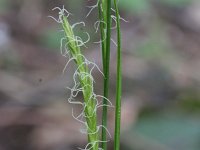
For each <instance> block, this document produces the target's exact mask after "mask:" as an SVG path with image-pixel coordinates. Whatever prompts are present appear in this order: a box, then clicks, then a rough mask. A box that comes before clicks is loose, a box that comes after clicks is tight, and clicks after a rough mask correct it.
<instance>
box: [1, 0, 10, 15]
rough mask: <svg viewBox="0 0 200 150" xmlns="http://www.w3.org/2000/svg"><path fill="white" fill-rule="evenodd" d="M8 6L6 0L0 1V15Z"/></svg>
mask: <svg viewBox="0 0 200 150" xmlns="http://www.w3.org/2000/svg"><path fill="white" fill-rule="evenodd" d="M8 5H9V1H8V0H0V13H3V12H6V10H7V9H8Z"/></svg>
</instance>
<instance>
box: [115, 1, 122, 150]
mask: <svg viewBox="0 0 200 150" xmlns="http://www.w3.org/2000/svg"><path fill="white" fill-rule="evenodd" d="M114 7H115V11H116V19H117V87H116V104H115V105H116V106H115V138H114V150H119V149H120V125H121V94H122V92H121V90H122V88H121V87H122V63H121V62H122V60H121V58H122V57H121V32H120V18H119V9H118V7H117V2H116V0H114Z"/></svg>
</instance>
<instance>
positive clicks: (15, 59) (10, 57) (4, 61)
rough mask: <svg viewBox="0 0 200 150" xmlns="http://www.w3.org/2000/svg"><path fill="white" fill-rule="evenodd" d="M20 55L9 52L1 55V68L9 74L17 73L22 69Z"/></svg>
mask: <svg viewBox="0 0 200 150" xmlns="http://www.w3.org/2000/svg"><path fill="white" fill-rule="evenodd" d="M21 67H22V65H21V62H20V58H19V55H18V54H17V53H15V51H11V50H7V51H4V52H2V53H1V56H0V68H1V69H2V70H6V71H9V72H16V71H19V70H20V69H21Z"/></svg>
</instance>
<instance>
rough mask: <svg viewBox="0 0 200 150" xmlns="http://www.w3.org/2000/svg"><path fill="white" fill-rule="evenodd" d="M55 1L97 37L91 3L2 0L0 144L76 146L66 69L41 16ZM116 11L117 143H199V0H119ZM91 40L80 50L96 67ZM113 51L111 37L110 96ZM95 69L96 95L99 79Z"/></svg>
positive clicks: (176, 148) (194, 149)
mask: <svg viewBox="0 0 200 150" xmlns="http://www.w3.org/2000/svg"><path fill="white" fill-rule="evenodd" d="M63 4H65V6H66V8H67V9H68V10H69V11H70V12H72V13H73V17H71V18H70V22H77V21H81V20H83V19H84V21H86V24H87V26H86V27H84V29H83V28H82V27H80V28H77V34H80V35H81V33H82V32H84V31H88V32H89V33H90V34H91V39H94V40H96V41H97V40H98V34H93V33H94V31H95V30H94V29H93V23H94V22H95V21H96V20H97V14H95V13H93V14H92V15H90V16H89V17H88V18H85V16H86V14H87V13H88V9H87V7H85V6H88V5H93V4H94V2H93V1H78V0H65V1H64V0H56V1H55V0H51V1H49V0H34V1H33V0H15V1H14V0H0V150H47V149H48V150H55V149H56V150H68V149H69V150H72V149H73V150H74V149H77V147H81V146H84V144H85V142H86V141H85V140H86V137H85V136H83V135H81V133H79V129H80V128H81V125H80V124H79V123H78V122H76V121H75V120H74V119H73V117H72V116H71V109H72V106H71V105H69V104H68V103H67V98H68V96H69V91H68V90H67V89H66V88H65V87H67V86H72V84H73V83H72V74H73V70H74V66H73V65H70V66H69V67H68V68H67V70H66V72H65V74H64V75H63V74H62V70H63V68H64V66H65V64H66V62H67V60H66V59H65V58H63V57H62V56H61V55H60V51H59V47H60V45H59V44H60V38H61V37H62V34H61V33H60V32H59V29H60V27H59V25H58V24H57V23H55V22H54V21H53V20H51V19H50V18H48V17H47V16H49V15H52V16H56V15H57V14H56V13H57V12H54V11H51V9H52V8H54V7H56V6H60V7H62V5H63ZM120 9H121V16H122V17H123V18H125V19H126V20H128V23H125V22H123V21H122V34H123V36H122V37H123V38H122V40H123V97H122V149H123V150H199V149H200V144H199V143H200V119H199V118H200V69H199V67H200V2H199V1H198V0H196V1H195V0H162V1H161V0H121V2H120ZM114 36H115V35H114V34H113V37H114ZM92 42H93V41H91V42H90V43H89V44H88V47H89V48H85V49H83V51H84V53H85V54H86V56H87V57H88V58H90V60H95V62H96V63H97V64H98V65H99V66H101V57H100V56H101V51H100V48H99V45H96V44H93V43H92ZM115 49H116V48H115V45H114V44H112V51H111V83H110V91H111V94H110V99H111V100H112V101H113V103H114V97H115V88H113V87H115V79H116V77H115V69H116V68H115V64H116V57H115V56H116V50H115ZM94 76H95V78H96V84H95V87H96V91H98V93H99V94H101V93H102V77H101V76H100V75H99V73H98V72H96V73H95V74H94ZM76 109H77V110H79V109H80V108H76ZM113 113H114V110H113V109H110V110H109V130H110V132H111V134H113V122H114V117H113ZM110 149H112V141H111V142H110Z"/></svg>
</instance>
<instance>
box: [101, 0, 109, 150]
mask: <svg viewBox="0 0 200 150" xmlns="http://www.w3.org/2000/svg"><path fill="white" fill-rule="evenodd" d="M106 23H107V28H106V56H105V58H106V59H105V77H104V97H105V98H108V92H109V74H110V39H111V0H107V19H106ZM103 105H104V106H103V113H102V125H103V126H104V127H107V106H106V105H107V100H106V99H104V100H103ZM106 132H107V131H106V129H104V128H103V129H102V141H106V140H107V138H106V134H107V133H106ZM102 149H103V150H106V149H107V143H106V142H103V143H102Z"/></svg>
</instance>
